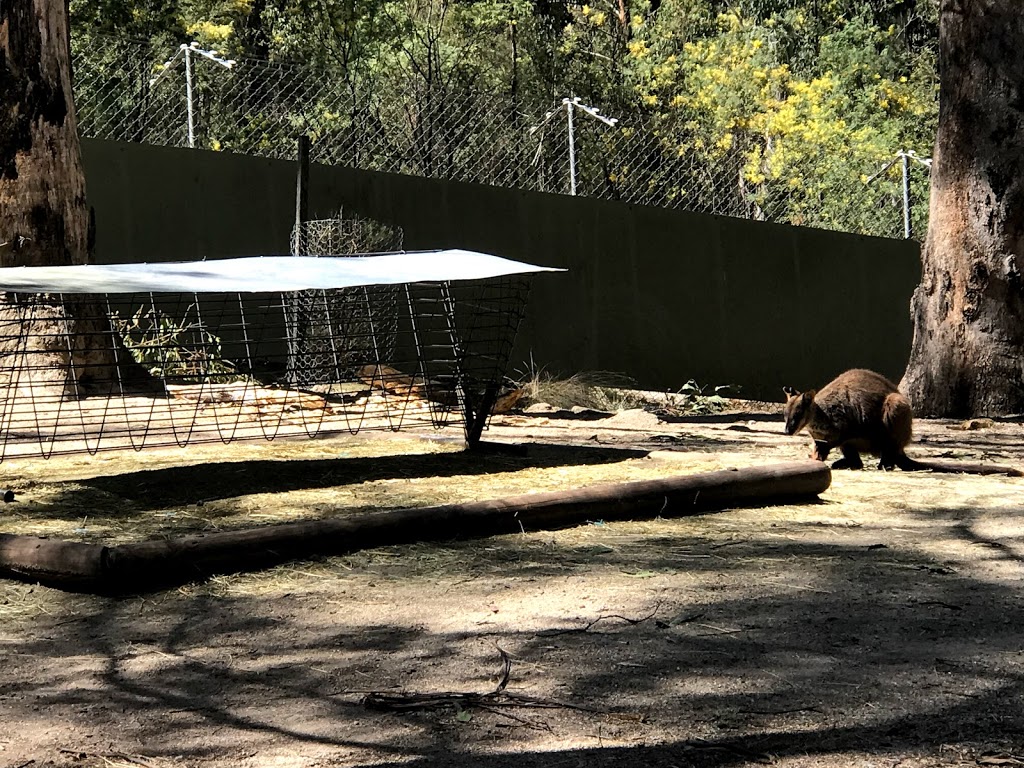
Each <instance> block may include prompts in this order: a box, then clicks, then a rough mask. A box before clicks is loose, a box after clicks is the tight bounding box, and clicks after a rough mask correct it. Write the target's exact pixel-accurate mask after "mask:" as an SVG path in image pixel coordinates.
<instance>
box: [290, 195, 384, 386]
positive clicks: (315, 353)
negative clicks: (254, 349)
mask: <svg viewBox="0 0 1024 768" xmlns="http://www.w3.org/2000/svg"><path fill="white" fill-rule="evenodd" d="M403 240H404V237H403V233H402V231H401V229H400V228H396V227H390V226H387V225H385V224H382V223H380V222H377V221H374V220H372V219H368V218H364V217H359V216H348V217H346V216H345V215H344V212H342V213H339V215H338V216H337V217H336V218H333V219H321V220H315V221H306V222H301V223H299V224H297V225H296V227H295V229H294V230H293V231H292V253H294V254H296V255H308V256H344V255H352V254H358V253H384V252H389V251H400V250H402V247H403ZM399 294H400V290H399V287H398V286H394V285H379V286H372V287H366V286H360V287H357V288H342V289H337V290H333V291H329V292H328V291H323V290H314V291H298V292H296V293H295V294H293V295H292V296H291V307H290V308H289V309H288V310H287V314H288V326H289V327H288V332H289V338H290V339H291V340H292V348H291V350H290V352H289V356H288V359H289V373H288V379H289V381H290V382H291V383H293V384H295V385H298V386H313V385H317V384H323V383H327V382H329V381H332V380H338V379H339V378H346V377H349V378H350V377H351V376H352V375H353V374H354V372H355V371H356V370H357V369H358V367H359V366H360V365H362V364H363V363H364V361H365V360H366V359H368V358H370V357H372V358H373V359H377V360H388V359H390V358H391V357H392V356H393V355H394V354H395V346H396V342H397V334H398V309H397V308H398V301H399ZM338 326H340V327H343V328H344V331H345V332H344V333H337V332H336V330H337V328H338Z"/></svg>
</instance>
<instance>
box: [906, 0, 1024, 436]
mask: <svg viewBox="0 0 1024 768" xmlns="http://www.w3.org/2000/svg"><path fill="white" fill-rule="evenodd" d="M1022 52H1024V13H1022V12H1021V6H1020V0H943V2H942V6H941V16H940V22H939V70H940V78H941V85H940V97H939V127H938V135H937V137H936V143H935V155H934V161H933V165H932V192H931V209H930V221H929V226H928V237H927V240H926V242H925V245H924V249H923V252H922V261H923V272H922V278H921V284H920V286H918V288H917V290H916V291H915V293H914V298H913V302H912V315H913V319H914V343H913V348H912V350H911V356H910V364H909V366H908V368H907V372H906V375H905V376H904V377H903V382H902V384H901V389H902V390H903V391H904V392H905V393H906V394H907V395H908V397H909V398H910V399H911V402H912V403H913V404H914V410H915V411H916V412H917V413H919V414H923V415H931V416H952V417H958V418H959V417H966V416H974V415H981V414H990V415H996V414H1010V413H1021V412H1024V283H1022V276H1021V260H1022V258H1024V55H1022Z"/></svg>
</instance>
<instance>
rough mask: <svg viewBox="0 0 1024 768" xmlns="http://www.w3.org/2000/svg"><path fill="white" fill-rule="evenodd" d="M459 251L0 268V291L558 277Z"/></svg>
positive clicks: (276, 288)
mask: <svg viewBox="0 0 1024 768" xmlns="http://www.w3.org/2000/svg"><path fill="white" fill-rule="evenodd" d="M561 271H564V270H559V269H554V268H552V267H538V266H534V265H533V264H525V263H523V262H519V261H512V260H510V259H503V258H501V257H500V256H491V255H489V254H486V253H477V252H475V251H463V250H457V249H456V250H442V251H413V252H403V253H387V254H379V255H372V256H322V257H321V256H247V257H243V258H236V259H216V260H211V261H176V262H167V263H163V264H86V265H80V266H68V267H4V268H0V291H4V292H17V293H279V292H282V291H303V290H308V289H315V288H324V289H327V288H353V287H356V286H361V285H394V284H398V283H424V282H447V281H455V280H482V279H486V278H494V277H502V276H505V275H518V274H526V273H531V272H561Z"/></svg>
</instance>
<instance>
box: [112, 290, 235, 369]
mask: <svg viewBox="0 0 1024 768" xmlns="http://www.w3.org/2000/svg"><path fill="white" fill-rule="evenodd" d="M193 306H194V305H193ZM192 308H193V307H189V309H188V310H187V311H186V312H185V318H183V319H181V320H178V319H176V318H173V317H171V316H170V315H168V314H167V313H165V312H161V311H160V310H158V309H156V308H155V307H151V308H149V309H146V308H145V307H140V308H139V309H138V310H137V311H136V312H135V313H134V314H133V315H132V316H131V317H130V318H128V319H125V318H122V317H121V316H120V314H119V313H118V312H116V311H115V312H112V313H111V316H110V322H111V324H112V325H113V327H114V330H115V331H117V332H118V333H119V334H120V335H121V338H122V339H123V340H124V345H125V347H126V348H127V349H128V351H129V352H131V354H132V357H133V358H134V359H135V362H137V363H139V364H140V365H143V366H145V367H146V369H147V370H148V371H149V372H150V373H151V374H153V375H154V376H158V377H160V378H163V379H170V378H174V379H177V380H179V381H183V382H199V381H216V382H221V383H223V382H227V381H234V380H236V379H238V378H239V374H238V371H237V370H236V368H235V365H234V363H232V362H231V361H230V360H225V359H224V357H223V350H222V347H221V340H220V338H219V337H217V336H215V335H214V334H212V333H210V332H209V331H208V330H207V329H206V328H204V327H203V326H202V325H201V324H200V323H198V322H193V321H189V320H188V314H189V312H191V311H192ZM211 375H213V377H212V378H211Z"/></svg>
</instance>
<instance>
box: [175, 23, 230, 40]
mask: <svg viewBox="0 0 1024 768" xmlns="http://www.w3.org/2000/svg"><path fill="white" fill-rule="evenodd" d="M186 31H187V32H188V33H189V35H191V36H192V37H198V38H199V39H200V40H202V41H203V42H206V43H223V42H224V41H225V40H227V39H228V38H229V37H231V33H232V32H233V31H234V30H233V28H232V25H231V24H230V23H228V24H214V23H213V22H212V21H197V22H195V23H194V24H189V25H188V27H187V28H186Z"/></svg>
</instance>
